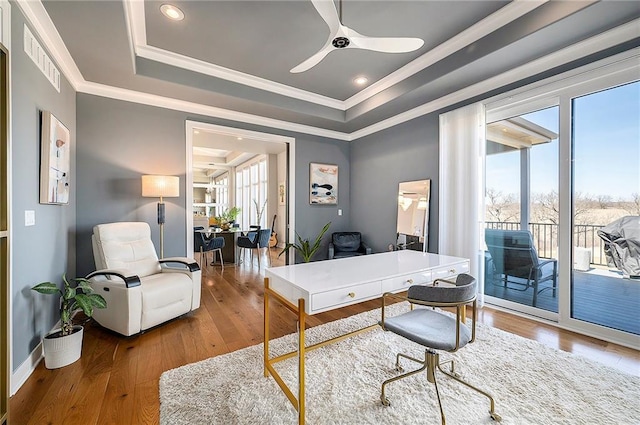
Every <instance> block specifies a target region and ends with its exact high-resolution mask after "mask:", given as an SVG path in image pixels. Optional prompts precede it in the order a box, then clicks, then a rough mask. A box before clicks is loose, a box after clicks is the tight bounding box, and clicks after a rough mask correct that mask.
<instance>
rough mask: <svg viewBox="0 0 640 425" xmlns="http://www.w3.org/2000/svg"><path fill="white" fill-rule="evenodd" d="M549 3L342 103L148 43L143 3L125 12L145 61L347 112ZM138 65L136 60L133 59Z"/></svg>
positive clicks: (511, 12) (513, 7) (520, 10)
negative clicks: (152, 61) (148, 60)
mask: <svg viewBox="0 0 640 425" xmlns="http://www.w3.org/2000/svg"><path fill="white" fill-rule="evenodd" d="M547 1H548V0H535V1H524V0H516V1H514V2H512V3H509V4H507V5H506V6H504V7H502V8H501V9H499V10H498V11H496V12H494V13H493V14H491V15H490V16H488V17H486V18H484V19H483V20H481V21H480V22H477V23H476V24H474V25H473V26H471V27H469V28H467V29H466V30H464V31H462V32H461V33H459V34H458V35H456V36H455V37H453V38H451V39H449V40H447V41H445V42H444V43H442V44H440V45H438V46H436V47H435V48H433V49H432V50H430V51H428V52H426V53H425V54H423V55H422V56H420V57H418V58H417V59H415V60H413V61H412V62H410V63H408V64H407V65H405V66H403V67H402V68H400V69H398V70H397V71H394V72H392V73H391V74H389V75H387V76H386V77H384V78H382V79H381V80H379V81H377V82H376V83H374V84H372V85H370V86H369V87H366V88H365V89H363V90H361V91H360V92H358V93H356V94H355V95H353V96H351V97H350V98H349V99H347V100H345V101H342V100H339V99H334V98H330V97H328V96H323V95H319V94H317V93H313V92H309V91H307V90H303V89H299V88H296V87H292V86H288V85H286V84H282V83H278V82H275V81H271V80H267V79H265V78H261V77H258V76H255V75H252V74H247V73H244V72H240V71H236V70H233V69H230V68H225V67H222V66H219V65H215V64H212V63H210V62H205V61H202V60H198V59H195V58H191V57H188V56H184V55H180V54H177V53H174V52H170V51H167V50H164V49H161V48H158V47H154V46H150V45H148V44H147V38H146V28H145V11H144V5H143V2H139V1H131V0H125V2H124V3H125V13H126V14H127V15H128V16H129V17H130V19H127V26H128V27H129V28H127V33H128V35H129V36H130V43H131V45H132V46H133V50H134V55H137V56H140V57H144V58H146V59H150V60H154V61H157V62H161V63H165V64H168V65H172V66H175V67H178V68H183V69H187V70H190V71H194V72H199V73H201V74H204V75H209V76H212V77H216V78H221V79H224V80H227V81H233V82H235V83H238V84H242V85H246V86H249V87H254V88H257V89H261V90H265V91H269V92H272V93H276V94H280V95H282V96H287V97H291V98H294V99H302V100H304V101H307V102H311V103H315V104H318V105H322V106H327V107H329V108H334V109H338V110H341V111H346V110H347V109H349V108H352V107H353V106H355V105H358V104H359V103H361V102H364V101H365V100H367V99H369V98H371V97H373V96H375V95H376V94H378V93H380V92H382V91H384V90H386V89H388V88H389V87H391V86H393V85H395V84H398V83H399V82H401V81H403V80H405V79H407V78H409V77H410V76H412V75H414V74H415V73H417V72H419V71H421V70H423V69H425V68H427V67H428V66H431V65H432V64H434V63H436V62H438V61H439V60H441V59H443V58H445V57H447V56H449V55H451V54H453V53H455V52H457V51H458V50H460V49H462V48H463V47H466V46H468V45H469V44H471V43H473V42H475V41H477V40H479V39H480V38H482V37H484V36H486V35H488V34H490V33H492V32H494V31H496V30H497V29H499V28H501V27H503V26H505V25H507V24H508V23H510V22H513V21H514V20H516V19H518V18H520V17H521V16H523V15H526V14H527V13H529V12H531V11H532V10H534V9H536V8H537V7H539V6H541V5H543V4H544V3H546V2H547ZM134 63H135V60H134Z"/></svg>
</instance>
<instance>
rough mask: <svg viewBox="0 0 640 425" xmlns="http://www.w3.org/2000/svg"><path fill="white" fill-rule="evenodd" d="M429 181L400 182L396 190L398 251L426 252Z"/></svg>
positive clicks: (427, 241) (427, 242)
mask: <svg viewBox="0 0 640 425" xmlns="http://www.w3.org/2000/svg"><path fill="white" fill-rule="evenodd" d="M430 195H431V180H429V179H427V180H416V181H411V182H401V183H400V185H399V188H398V225H397V229H396V232H397V241H396V246H397V248H398V249H413V250H416V251H424V252H426V251H427V249H428V244H429V198H430Z"/></svg>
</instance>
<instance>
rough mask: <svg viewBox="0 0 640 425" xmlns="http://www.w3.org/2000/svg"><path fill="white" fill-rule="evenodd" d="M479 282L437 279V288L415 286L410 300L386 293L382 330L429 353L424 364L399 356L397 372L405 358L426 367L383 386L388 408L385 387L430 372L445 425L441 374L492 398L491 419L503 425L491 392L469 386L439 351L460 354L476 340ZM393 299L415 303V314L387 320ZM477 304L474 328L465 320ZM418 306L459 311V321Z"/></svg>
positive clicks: (463, 278)
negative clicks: (470, 307)
mask: <svg viewBox="0 0 640 425" xmlns="http://www.w3.org/2000/svg"><path fill="white" fill-rule="evenodd" d="M476 292H477V288H476V280H475V278H473V277H472V276H469V275H468V274H461V275H459V276H458V277H457V279H456V281H455V282H453V281H448V280H444V279H437V280H435V281H434V282H433V285H413V286H411V287H409V290H408V292H407V296H406V297H405V296H401V295H395V294H391V293H388V292H387V293H385V294H384V295H383V297H382V320H381V321H380V322H379V323H380V326H382V329H384V330H385V331H391V332H393V333H395V334H398V335H400V336H402V337H404V338H407V339H408V340H410V341H413V342H415V343H418V344H420V345H422V346H424V347H426V349H425V358H424V360H420V359H415V358H413V357H410V356H408V355H406V354H402V353H398V355H397V356H396V365H395V369H396V371H398V372H402V371H403V369H402V367H401V366H400V358H401V357H402V358H405V359H408V360H411V361H414V362H416V363H419V364H421V365H422V367H421V368H419V369H417V370H413V371H411V372H407V373H404V374H402V375H399V376H396V377H393V378H391V379H387V380H386V381H384V383H383V384H382V393H381V395H380V400H381V401H382V404H383V405H384V406H389V405H390V404H391V403H390V402H389V399H388V398H387V397H386V395H385V387H386V386H387V385H388V384H390V383H391V382H394V381H397V380H398V379H402V378H406V377H408V376H411V375H415V374H416V373H419V372H422V371H423V370H426V371H427V380H428V381H429V382H431V383H433V384H434V386H435V389H436V396H437V398H438V406H439V407H440V417H441V419H442V425H445V423H446V422H445V415H444V410H443V409H442V402H441V401H440V392H439V391H438V384H437V382H436V371H437V370H439V371H440V372H442V373H443V374H445V375H446V376H448V377H450V378H453V379H455V380H456V381H458V382H460V383H462V384H464V385H466V386H467V387H469V388H471V389H473V390H475V391H477V392H479V393H480V394H482V395H484V396H486V397H487V398H489V400H490V402H491V408H490V410H489V414H490V415H491V418H492V419H493V420H495V421H497V422H500V421H501V420H502V418H501V417H500V415H498V414H497V413H495V411H494V407H495V403H494V401H493V397H491V395H490V394H489V393H487V392H484V391H482V390H480V389H479V388H476V387H474V386H473V385H471V384H469V383H468V382H465V381H464V380H462V379H461V378H460V376H459V375H458V374H457V373H456V372H455V370H454V363H453V360H448V361H445V362H442V363H441V362H440V355H439V354H438V351H436V350H444V351H448V352H450V353H453V352H456V351H458V350H459V349H460V348H462V347H464V346H465V345H467V344H468V343H471V342H473V341H474V340H475V336H476V315H477V312H476ZM389 298H395V299H401V300H405V301H409V302H410V303H411V307H412V308H411V310H410V311H408V312H406V313H403V314H400V315H398V316H395V317H385V305H386V301H387V299H389ZM469 303H473V314H472V320H471V328H469V326H468V325H467V324H466V323H463V320H464V314H463V311H464V308H465V306H466V305H467V304H469ZM415 304H418V305H422V306H428V307H455V309H456V315H455V317H454V316H452V315H449V314H446V313H444V312H442V311H439V310H435V309H432V308H415V309H414V308H413V307H414V305H415ZM446 364H450V366H449V371H447V370H445V369H443V367H442V366H443V365H446Z"/></svg>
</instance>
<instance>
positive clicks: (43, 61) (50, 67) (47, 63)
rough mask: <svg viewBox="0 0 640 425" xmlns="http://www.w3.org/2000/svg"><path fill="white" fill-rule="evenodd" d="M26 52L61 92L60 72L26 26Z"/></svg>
mask: <svg viewBox="0 0 640 425" xmlns="http://www.w3.org/2000/svg"><path fill="white" fill-rule="evenodd" d="M24 51H25V53H26V54H27V56H29V57H30V58H31V60H32V61H33V63H35V64H36V65H37V66H38V68H39V69H40V71H42V73H43V74H44V76H45V77H47V80H49V82H50V83H51V84H52V85H53V87H55V89H56V90H57V91H58V93H59V92H60V71H58V68H57V67H56V66H55V65H54V63H53V62H52V61H51V59H50V58H49V55H47V53H46V52H45V51H44V49H43V48H42V46H41V45H40V43H38V40H36V38H35V37H34V36H33V34H31V31H29V28H28V27H27V25H26V24H25V26H24Z"/></svg>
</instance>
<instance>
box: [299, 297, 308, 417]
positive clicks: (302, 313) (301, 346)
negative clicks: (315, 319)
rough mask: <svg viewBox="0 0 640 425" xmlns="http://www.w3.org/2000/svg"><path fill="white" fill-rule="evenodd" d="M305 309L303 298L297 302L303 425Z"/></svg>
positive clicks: (300, 410)
mask: <svg viewBox="0 0 640 425" xmlns="http://www.w3.org/2000/svg"><path fill="white" fill-rule="evenodd" d="M305 315H306V313H305V309H304V298H300V299H299V300H298V326H299V329H298V424H299V425H304V416H305V415H304V413H305V408H304V381H305V379H304V378H305V376H304V357H305V341H304V328H305V321H304V319H305Z"/></svg>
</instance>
